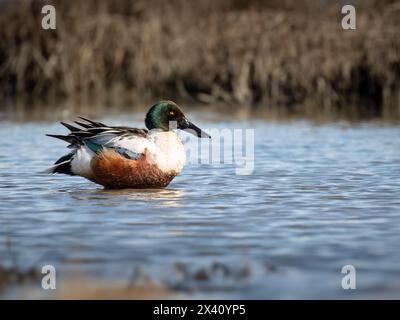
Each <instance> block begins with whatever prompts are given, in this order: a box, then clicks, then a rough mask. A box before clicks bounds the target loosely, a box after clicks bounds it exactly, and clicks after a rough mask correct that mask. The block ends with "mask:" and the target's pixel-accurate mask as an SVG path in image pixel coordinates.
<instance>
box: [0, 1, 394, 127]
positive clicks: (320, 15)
mask: <svg viewBox="0 0 400 320" xmlns="http://www.w3.org/2000/svg"><path fill="white" fill-rule="evenodd" d="M347 3H350V4H354V5H356V9H357V29H356V30H343V29H342V27H341V19H342V17H343V15H342V14H341V13H340V11H341V7H342V6H343V5H344V4H347ZM44 4H52V5H54V6H55V8H56V12H57V29H56V30H43V29H42V28H41V20H42V17H43V16H44V15H43V14H41V8H42V6H43V5H44ZM0 5H1V10H0V37H1V43H0V108H1V109H0V110H2V111H3V112H4V111H6V112H7V113H9V114H13V113H15V112H16V111H17V110H18V112H22V110H24V111H27V112H29V113H32V112H33V110H37V108H39V110H42V109H41V108H43V107H44V106H51V114H53V115H54V113H56V114H57V112H59V111H61V110H64V111H65V110H67V111H68V110H71V108H84V107H88V106H91V107H90V109H89V111H90V110H95V109H94V107H96V108H97V109H96V111H95V112H99V111H100V110H99V109H100V108H104V107H105V111H106V112H110V109H112V110H113V111H115V110H120V109H124V108H128V109H130V110H132V108H137V107H138V106H143V105H146V106H147V105H149V104H151V103H153V102H154V101H156V100H160V99H165V98H168V99H171V100H176V101H177V102H178V103H181V104H184V105H187V106H196V107H199V108H201V107H204V106H210V105H211V106H212V107H213V108H214V109H218V110H224V111H226V110H230V111H234V110H238V109H240V110H241V112H250V111H257V112H262V113H265V115H266V116H270V117H292V116H295V117H305V118H316V119H318V118H324V119H337V118H348V119H366V118H379V119H388V120H394V119H399V118H400V94H399V86H400V81H399V79H400V38H399V36H398V33H399V26H400V19H398V17H399V14H400V3H399V1H396V0H381V1H378V0H363V1H356V0H354V1H330V0H305V1H301V2H298V1H290V0H284V1H274V0H264V1H262V0H219V1H211V0H204V1H183V0H171V1H168V2H166V1H159V0H150V1H142V0H136V1H130V0H115V1H111V0H88V1H68V0H64V1H63V0H60V1H29V0H26V1H7V0H3V1H0ZM103 111H104V110H103ZM3 112H2V114H4V113H3ZM40 114H41V117H43V112H41V113H40Z"/></svg>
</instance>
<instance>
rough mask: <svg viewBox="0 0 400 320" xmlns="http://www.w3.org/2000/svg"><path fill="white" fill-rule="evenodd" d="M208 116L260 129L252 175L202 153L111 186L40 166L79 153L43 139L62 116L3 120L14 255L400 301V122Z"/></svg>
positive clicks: (195, 283)
mask: <svg viewBox="0 0 400 320" xmlns="http://www.w3.org/2000/svg"><path fill="white" fill-rule="evenodd" d="M130 117H131V118H132V119H133V120H134V121H129V118H130ZM195 118H196V122H197V124H199V126H200V125H201V127H204V128H227V127H228V128H253V129H255V149H254V151H255V154H254V165H255V167H254V172H253V174H251V175H236V171H235V169H236V168H235V165H234V164H226V165H212V164H189V165H187V166H186V167H185V169H184V171H183V172H182V174H181V175H180V176H178V177H176V178H175V179H174V180H173V182H172V183H171V184H170V185H169V187H168V188H166V189H164V190H123V191H105V190H102V188H101V187H99V186H96V185H95V184H93V183H91V182H89V181H86V180H84V179H82V178H79V177H69V176H63V175H58V176H51V175H43V174H40V173H39V172H40V171H42V170H44V169H45V168H46V167H48V166H49V165H50V164H51V163H52V162H54V161H55V160H56V159H57V158H58V157H60V156H61V155H63V154H65V153H66V151H67V149H65V145H64V144H63V142H61V141H57V140H54V139H51V138H47V137H45V136H44V134H45V133H62V132H64V130H63V128H62V127H61V126H60V125H58V124H56V123H55V122H54V123H29V122H28V123H13V122H2V123H1V125H0V137H1V145H2V146H1V148H0V188H1V190H0V194H1V207H0V237H3V238H4V241H3V239H0V259H1V260H0V261H1V265H4V266H10V265H17V267H18V268H21V269H24V268H30V267H34V268H38V269H39V270H40V268H41V266H42V265H45V264H52V265H54V266H55V267H56V270H57V274H58V275H59V276H61V277H63V276H64V277H66V275H67V274H70V273H72V274H73V273H76V272H78V273H80V274H85V275H88V276H91V277H99V278H101V279H109V280H113V281H122V282H123V281H130V279H131V278H132V275H133V274H134V272H135V269H136V270H137V268H138V267H140V268H141V269H142V270H143V271H142V272H145V273H146V274H147V275H148V276H149V277H150V278H151V279H152V280H153V281H156V282H157V281H158V282H160V283H166V284H168V285H170V286H171V287H172V288H175V289H176V290H178V291H179V292H182V293H183V295H186V296H188V297H193V296H197V297H198V296H200V297H201V296H204V297H209V298H213V297H220V298H261V299H263V298H361V297H397V298H400V251H399V244H400V139H399V138H400V127H399V126H391V125H386V126H382V125H376V124H361V125H357V126H346V125H343V124H336V125H332V124H327V125H321V126H315V125H311V124H308V123H306V122H291V123H273V122H263V121H255V120H253V121H248V120H247V121H235V120H232V121H225V122H221V121H210V120H208V119H212V116H208V118H207V119H204V118H201V117H199V116H197V117H195ZM139 119H140V115H137V116H136V115H135V116H128V117H117V118H113V119H103V120H104V121H108V122H110V123H111V124H130V125H139V126H140V127H141V124H140V122H139ZM347 264H350V265H353V266H354V267H355V268H356V272H357V273H356V275H357V277H356V284H357V289H356V290H343V289H342V287H341V281H342V277H343V276H344V275H343V274H341V269H342V266H344V265H347ZM182 266H184V267H182ZM218 266H219V267H218ZM213 268H214V269H216V270H217V271H216V272H211V270H212V269H213ZM180 269H185V270H187V271H186V272H184V273H183V274H186V273H187V275H186V276H184V278H183V280H182V272H179V270H180ZM218 270H219V271H218ZM199 271H204V272H205V273H206V274H207V276H206V277H204V276H203V277H202V276H199V275H198V273H199ZM204 272H203V273H204ZM196 273H197V275H196ZM200 274H201V272H200ZM38 286H39V284H38ZM193 288H195V289H196V291H195V293H192V291H191V289H193ZM58 290H62V289H58ZM6 294H7V292H6Z"/></svg>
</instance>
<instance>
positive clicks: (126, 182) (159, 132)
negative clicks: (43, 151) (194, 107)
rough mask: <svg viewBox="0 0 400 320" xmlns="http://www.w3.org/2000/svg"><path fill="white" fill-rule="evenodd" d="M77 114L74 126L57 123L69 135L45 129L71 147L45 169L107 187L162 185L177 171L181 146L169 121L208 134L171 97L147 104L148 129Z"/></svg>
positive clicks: (182, 161) (180, 165)
mask: <svg viewBox="0 0 400 320" xmlns="http://www.w3.org/2000/svg"><path fill="white" fill-rule="evenodd" d="M80 119H81V120H82V121H74V122H75V123H76V124H77V125H78V126H79V127H76V126H73V125H70V124H67V123H64V122H61V124H62V125H64V126H65V127H66V128H67V129H69V130H70V131H71V132H70V133H69V134H68V135H54V134H48V136H50V137H53V138H58V139H61V140H64V141H66V142H68V143H69V144H70V145H69V146H68V148H70V149H72V152H70V153H69V154H67V155H65V156H63V157H61V158H60V159H58V160H57V161H56V162H55V163H54V165H53V166H52V167H51V168H49V169H48V170H47V172H49V173H63V174H68V175H72V176H73V175H77V176H81V177H84V178H86V179H89V180H90V181H93V182H95V183H97V184H100V185H102V186H104V187H105V188H111V189H122V188H162V187H166V186H167V185H168V184H169V183H170V182H171V180H172V179H173V178H174V177H175V176H176V175H177V174H179V173H180V172H181V170H182V168H183V166H184V164H185V150H184V147H183V144H182V142H181V140H180V139H179V137H178V136H177V134H176V133H175V132H174V131H172V130H171V129H173V128H171V126H170V124H171V123H175V124H176V125H175V127H176V128H178V129H182V130H188V131H189V130H190V131H189V132H190V133H193V134H195V135H196V136H198V137H199V138H210V136H209V135H208V134H207V133H205V132H204V131H202V130H201V129H200V128H198V127H197V126H195V125H194V124H193V123H191V122H190V121H189V120H188V119H187V118H186V117H185V115H184V114H183V112H182V111H181V109H180V108H179V107H178V105H177V104H176V103H174V102H172V101H160V102H158V103H156V104H155V105H154V106H152V107H151V108H150V110H149V111H148V112H147V114H146V118H145V125H146V127H147V130H146V129H136V128H130V127H111V126H107V125H105V124H104V123H101V122H96V121H92V120H89V119H86V118H83V117H80Z"/></svg>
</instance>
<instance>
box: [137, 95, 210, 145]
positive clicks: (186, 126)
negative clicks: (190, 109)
mask: <svg viewBox="0 0 400 320" xmlns="http://www.w3.org/2000/svg"><path fill="white" fill-rule="evenodd" d="M174 123H176V126H175V128H178V129H181V130H188V132H190V133H192V134H194V135H196V136H197V137H199V138H211V137H210V136H209V135H208V134H207V133H205V132H204V131H203V130H201V129H200V128H199V127H197V126H195V125H194V124H193V123H191V122H190V121H189V120H188V119H186V117H185V115H184V114H183V112H182V110H181V109H180V108H179V107H178V105H177V104H176V103H175V102H172V101H160V102H157V103H156V104H155V105H154V106H152V107H151V108H150V110H149V111H148V112H147V114H146V119H145V124H146V127H147V129H149V130H152V129H161V130H164V131H169V130H171V129H173V128H174V126H173V124H174ZM171 125H172V126H171Z"/></svg>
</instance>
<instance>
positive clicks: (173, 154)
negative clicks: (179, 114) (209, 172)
mask: <svg viewBox="0 0 400 320" xmlns="http://www.w3.org/2000/svg"><path fill="white" fill-rule="evenodd" d="M149 139H150V141H152V143H150V144H149V148H147V151H148V153H147V156H148V157H147V159H148V161H149V162H151V163H154V164H156V165H157V166H158V167H159V168H160V169H161V170H162V171H163V172H174V173H176V174H178V173H180V172H181V171H182V169H183V166H184V165H185V161H186V156H185V148H184V146H183V144H182V142H181V140H180V139H179V137H178V136H177V134H176V133H175V132H173V131H154V130H153V131H152V132H151V133H150V136H149Z"/></svg>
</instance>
